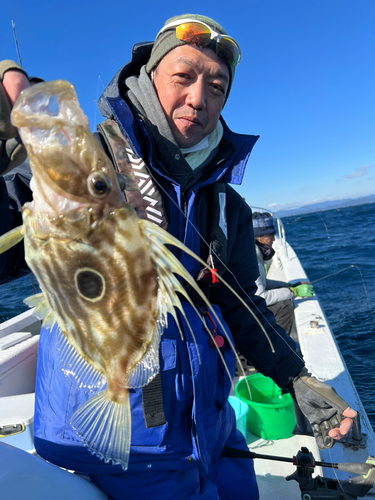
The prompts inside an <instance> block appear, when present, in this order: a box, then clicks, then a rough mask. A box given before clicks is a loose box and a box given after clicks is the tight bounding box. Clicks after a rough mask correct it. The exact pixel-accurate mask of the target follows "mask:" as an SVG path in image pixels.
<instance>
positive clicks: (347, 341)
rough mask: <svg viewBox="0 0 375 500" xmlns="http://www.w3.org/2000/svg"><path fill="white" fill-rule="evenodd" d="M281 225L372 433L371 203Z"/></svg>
mask: <svg viewBox="0 0 375 500" xmlns="http://www.w3.org/2000/svg"><path fill="white" fill-rule="evenodd" d="M282 221H283V223H284V226H285V233H286V238H287V240H288V242H289V243H290V244H291V245H292V247H293V248H294V250H295V252H296V253H297V255H298V257H299V259H300V261H301V264H302V265H303V267H304V269H305V271H306V273H307V276H308V278H309V280H310V281H311V282H312V284H313V286H314V290H315V293H316V295H317V296H318V298H319V301H320V303H321V305H322V308H323V310H324V313H325V315H326V317H327V319H328V322H329V324H330V326H331V329H332V331H333V332H334V334H335V337H336V340H337V342H338V345H339V347H340V350H341V353H342V355H343V357H344V359H345V362H346V365H347V367H348V369H349V371H350V374H351V376H352V379H353V381H354V383H355V386H356V388H357V391H358V393H359V396H360V398H361V400H362V403H363V406H364V407H365V410H366V412H367V415H368V417H369V419H370V422H371V425H372V428H373V429H375V372H374V367H375V352H374V351H375V203H374V204H367V205H360V206H355V207H348V208H341V209H334V210H327V211H323V212H314V213H310V214H307V215H298V216H294V217H283V218H282Z"/></svg>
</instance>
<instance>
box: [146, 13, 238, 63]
mask: <svg viewBox="0 0 375 500" xmlns="http://www.w3.org/2000/svg"><path fill="white" fill-rule="evenodd" d="M171 29H175V33H176V38H178V40H181V41H182V42H185V43H187V44H189V45H196V46H197V47H199V48H201V49H204V48H205V47H208V45H209V44H210V43H211V41H212V40H215V42H216V54H217V55H218V57H220V59H222V60H223V61H225V62H226V63H227V64H229V65H231V66H233V67H236V66H237V65H238V63H239V62H240V60H241V49H240V47H239V45H238V43H237V42H236V41H235V40H234V38H232V37H230V36H228V35H220V33H217V32H216V31H214V30H213V29H212V28H210V26H208V24H206V23H203V22H202V21H194V20H193V19H179V20H178V21H172V22H171V23H169V24H167V25H166V26H164V27H163V28H162V29H161V30H160V31H159V33H158V34H157V36H156V38H158V36H159V35H161V34H162V33H164V32H165V31H169V30H171Z"/></svg>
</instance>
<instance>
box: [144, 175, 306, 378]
mask: <svg viewBox="0 0 375 500" xmlns="http://www.w3.org/2000/svg"><path fill="white" fill-rule="evenodd" d="M150 175H151V177H152V179H153V180H154V182H155V183H156V184H157V185H158V186H159V188H160V189H161V190H162V191H163V192H164V193H165V194H166V196H167V197H168V198H169V200H170V201H171V202H172V203H173V204H174V205H175V206H176V207H177V209H178V210H179V212H180V213H181V214H182V215H183V217H184V218H185V219H186V221H187V222H188V223H189V224H190V225H191V227H192V229H193V230H194V231H195V232H196V233H197V234H198V236H199V238H200V239H201V240H202V241H203V243H204V244H205V245H206V246H207V248H210V245H209V243H208V242H207V241H206V239H205V238H204V237H203V235H202V234H201V233H200V231H199V229H198V228H197V227H196V226H195V225H194V223H193V222H192V221H191V220H190V219H189V218H188V217H187V215H185V213H184V211H183V210H182V208H181V207H180V206H179V205H178V203H176V201H175V200H174V199H173V198H172V197H171V196H170V195H169V193H168V192H167V191H166V190H165V189H164V187H163V186H162V185H161V184H160V182H159V181H158V180H157V179H155V177H154V176H153V175H152V174H150ZM211 251H212V253H213V254H214V255H215V257H216V258H217V259H218V261H219V262H220V263H221V264H222V265H223V267H224V268H225V270H226V271H228V272H229V273H230V274H231V276H232V277H233V278H234V280H235V282H236V283H237V285H238V287H239V288H240V290H241V291H242V292H243V294H244V295H245V297H246V298H247V299H248V300H249V301H250V302H251V304H252V306H253V307H254V308H255V309H256V310H257V311H258V313H259V314H260V315H261V316H262V317H263V319H264V320H265V321H266V322H267V324H268V325H269V326H270V328H271V329H272V330H273V331H274V332H275V333H276V334H277V336H278V337H279V338H280V339H281V340H282V341H283V342H284V343H285V345H286V346H287V347H288V349H289V350H290V351H292V352H293V353H294V354H295V355H296V356H297V357H298V358H299V359H300V361H303V363H304V364H305V361H304V359H303V358H302V356H300V354H299V353H297V352H296V351H294V349H292V347H291V346H290V345H289V344H288V342H287V341H286V339H285V338H284V337H283V336H282V335H281V334H280V333H279V332H278V331H277V330H276V329H275V327H274V326H273V325H271V323H270V322H269V321H268V319H267V318H266V317H265V316H264V314H263V313H262V312H261V311H260V310H259V308H258V306H257V305H256V304H255V303H254V301H253V300H252V298H251V297H250V296H249V295H248V293H247V292H246V291H245V290H244V288H243V287H242V285H241V284H240V283H239V281H238V279H237V278H236V276H235V274H234V273H233V272H232V271H231V270H230V269H229V268H228V267H227V266H226V264H225V263H224V262H223V261H222V260H221V258H220V257H219V255H217V253H216V252H215V251H214V249H211ZM266 336H267V335H266ZM310 371H311V373H312V370H310Z"/></svg>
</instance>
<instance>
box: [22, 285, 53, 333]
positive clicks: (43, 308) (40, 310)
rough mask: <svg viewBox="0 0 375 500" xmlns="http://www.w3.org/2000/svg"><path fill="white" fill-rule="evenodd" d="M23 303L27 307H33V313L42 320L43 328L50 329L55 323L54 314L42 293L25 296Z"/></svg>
mask: <svg viewBox="0 0 375 500" xmlns="http://www.w3.org/2000/svg"><path fill="white" fill-rule="evenodd" d="M24 303H25V304H26V305H27V306H29V307H35V311H34V312H33V315H34V316H35V317H36V318H38V319H40V320H43V326H44V327H45V328H47V329H51V328H52V326H53V325H54V323H56V316H55V314H54V312H53V311H52V309H51V306H50V305H49V303H48V301H47V299H46V297H45V296H44V294H43V293H36V294H35V295H31V297H26V299H24Z"/></svg>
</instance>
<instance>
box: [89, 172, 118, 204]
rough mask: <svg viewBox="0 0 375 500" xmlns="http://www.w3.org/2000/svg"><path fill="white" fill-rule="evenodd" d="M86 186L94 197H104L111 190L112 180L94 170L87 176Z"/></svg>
mask: <svg viewBox="0 0 375 500" xmlns="http://www.w3.org/2000/svg"><path fill="white" fill-rule="evenodd" d="M87 188H88V190H89V193H90V194H92V195H93V196H95V198H105V197H106V196H108V195H109V193H110V192H111V191H112V181H111V179H110V178H109V177H108V175H106V174H105V173H103V172H100V173H97V172H95V173H93V174H90V175H89V176H88V178H87Z"/></svg>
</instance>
